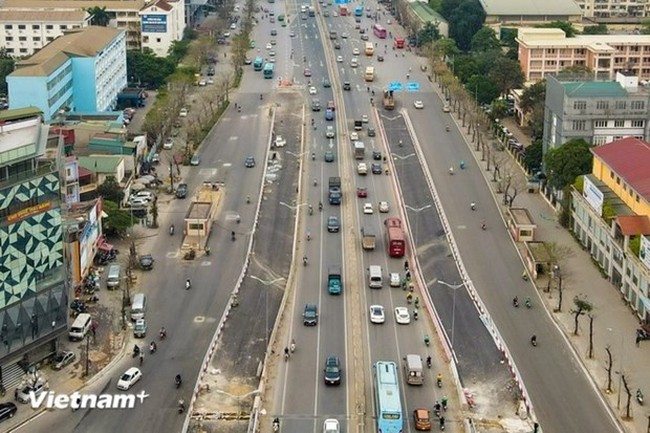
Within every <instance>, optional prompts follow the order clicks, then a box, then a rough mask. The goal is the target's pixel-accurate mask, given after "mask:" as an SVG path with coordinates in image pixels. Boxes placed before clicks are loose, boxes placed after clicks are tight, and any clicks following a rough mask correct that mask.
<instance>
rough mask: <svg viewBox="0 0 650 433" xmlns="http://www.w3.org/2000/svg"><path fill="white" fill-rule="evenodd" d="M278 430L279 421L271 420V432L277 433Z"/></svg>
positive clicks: (276, 419)
mask: <svg viewBox="0 0 650 433" xmlns="http://www.w3.org/2000/svg"><path fill="white" fill-rule="evenodd" d="M279 430H280V420H279V419H278V418H275V419H274V420H273V431H274V432H277V431H279Z"/></svg>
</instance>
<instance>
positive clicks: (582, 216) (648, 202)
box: [571, 138, 650, 322]
mask: <svg viewBox="0 0 650 433" xmlns="http://www.w3.org/2000/svg"><path fill="white" fill-rule="evenodd" d="M592 152H593V154H594V159H593V161H594V162H593V169H592V172H591V174H589V175H586V176H584V182H583V185H582V187H581V188H582V190H579V189H574V190H573V191H572V198H573V200H572V209H571V214H572V217H573V222H572V230H573V232H574V234H575V235H576V237H577V238H578V239H579V241H580V243H581V244H582V245H583V246H584V247H585V248H586V249H587V250H588V251H589V253H590V254H591V256H592V258H593V259H594V261H595V262H597V263H598V265H599V267H600V269H601V271H602V272H603V273H604V274H605V275H606V276H607V277H608V278H609V280H610V281H611V283H612V284H613V285H614V286H615V287H616V288H617V289H618V290H619V291H620V292H621V295H622V296H623V297H624V298H625V299H626V300H627V301H628V303H629V306H630V308H632V310H634V312H635V313H636V314H637V316H638V317H639V319H641V320H645V321H646V322H647V321H648V320H650V315H649V314H648V313H649V312H650V300H649V293H648V292H649V291H650V170H648V167H650V143H648V142H647V141H643V140H639V139H637V138H624V139H622V140H618V141H615V142H613V143H609V144H607V145H605V146H600V147H595V148H593V149H592Z"/></svg>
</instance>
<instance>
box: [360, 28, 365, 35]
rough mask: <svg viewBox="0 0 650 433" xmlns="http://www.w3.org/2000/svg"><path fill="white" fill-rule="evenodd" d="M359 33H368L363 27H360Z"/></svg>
mask: <svg viewBox="0 0 650 433" xmlns="http://www.w3.org/2000/svg"><path fill="white" fill-rule="evenodd" d="M359 33H360V34H362V35H363V34H365V33H366V29H364V28H363V27H362V28H360V29H359Z"/></svg>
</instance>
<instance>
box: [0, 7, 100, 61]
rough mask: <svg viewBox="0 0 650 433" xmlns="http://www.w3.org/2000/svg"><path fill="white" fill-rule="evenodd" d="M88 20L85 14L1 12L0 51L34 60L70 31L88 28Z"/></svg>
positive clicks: (73, 11)
mask: <svg viewBox="0 0 650 433" xmlns="http://www.w3.org/2000/svg"><path fill="white" fill-rule="evenodd" d="M89 20H90V15H89V14H88V12H86V11H84V10H63V11H35V10H5V9H0V28H1V29H2V30H3V31H2V33H0V47H3V48H5V49H6V50H7V54H8V55H10V56H15V57H25V56H31V55H32V54H34V53H35V52H36V51H38V50H40V49H41V48H43V47H44V46H45V45H47V44H49V43H50V42H52V41H53V40H54V39H56V38H58V37H59V36H61V35H63V32H65V31H67V30H68V29H79V28H82V27H87V26H88V25H89Z"/></svg>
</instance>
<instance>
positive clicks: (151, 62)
mask: <svg viewBox="0 0 650 433" xmlns="http://www.w3.org/2000/svg"><path fill="white" fill-rule="evenodd" d="M174 68H175V64H174V61H173V60H171V59H167V58H162V57H157V56H156V55H155V54H154V53H153V51H151V50H150V49H144V50H142V51H140V50H128V51H127V52H126V71H127V74H128V79H129V81H130V82H135V83H142V84H143V85H146V86H147V87H150V88H158V87H161V86H162V85H164V84H165V80H166V79H167V76H168V75H171V74H172V73H173V72H174Z"/></svg>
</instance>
